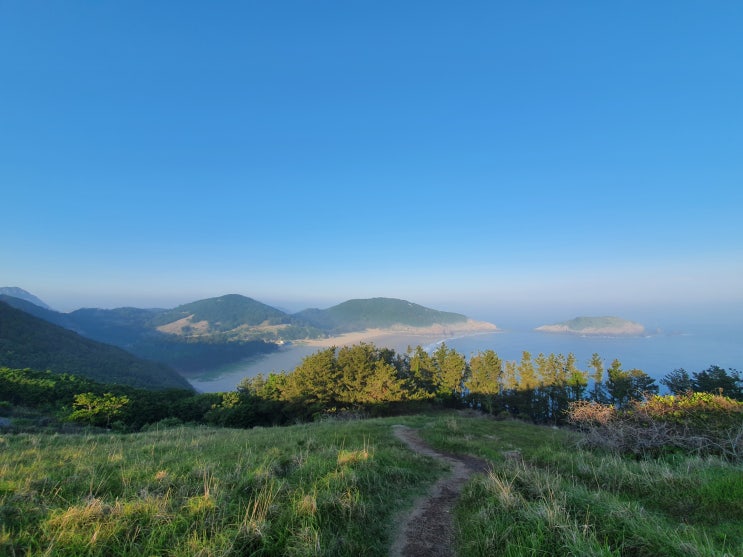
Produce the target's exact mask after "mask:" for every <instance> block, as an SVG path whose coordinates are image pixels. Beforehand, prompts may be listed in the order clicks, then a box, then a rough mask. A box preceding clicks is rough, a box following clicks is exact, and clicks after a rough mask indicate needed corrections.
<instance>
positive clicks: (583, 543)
mask: <svg viewBox="0 0 743 557" xmlns="http://www.w3.org/2000/svg"><path fill="white" fill-rule="evenodd" d="M395 423H402V424H405V425H408V426H411V427H416V428H419V429H420V431H421V435H422V436H423V437H424V438H425V439H426V440H428V441H429V442H430V443H431V444H432V445H434V446H435V447H436V448H438V449H440V450H444V451H448V452H453V453H457V452H466V453H470V454H475V455H479V456H482V457H484V458H486V459H488V460H489V461H491V462H492V465H493V469H492V471H491V472H490V473H488V474H487V475H480V476H476V477H475V478H474V479H473V480H472V481H471V482H470V483H469V485H468V486H467V487H466V489H465V492H464V495H463V497H462V499H461V501H460V503H459V506H458V508H457V512H456V517H457V526H458V532H459V538H458V539H459V542H458V543H459V547H460V553H461V554H462V555H467V556H469V555H483V556H484V555H720V556H722V555H743V529H742V527H741V524H743V467H741V465H734V464H730V463H726V462H724V461H721V460H717V459H704V460H703V459H699V458H694V457H688V458H682V457H679V456H675V457H674V458H672V459H667V460H664V461H642V460H640V461H638V460H626V459H622V458H618V457H615V456H610V455H606V454H601V453H597V452H586V451H581V450H578V449H577V448H576V447H575V434H572V433H569V432H567V431H562V430H556V429H551V428H545V427H537V426H532V425H528V424H524V423H519V422H511V421H495V420H492V419H487V418H483V417H479V416H475V415H470V414H466V413H446V414H435V415H419V416H410V417H398V418H386V419H373V420H360V421H349V422H336V421H327V422H320V423H315V424H309V425H297V426H292V427H286V428H267V429H253V430H231V429H215V428H202V427H194V428H190V427H179V428H173V429H163V430H160V431H150V432H146V433H137V434H128V435H123V434H111V433H102V434H100V433H99V434H93V433H91V434H79V435H78V434H74V435H49V434H17V435H5V436H3V437H0V555H11V556H12V555H24V556H36V555H70V556H73V555H74V556H83V555H100V556H104V555H105V556H118V555H132V556H134V555H137V556H139V555H169V556H170V555H172V556H179V555H183V556H186V555H187V556H195V555H202V556H212V555H213V556H217V555H220V556H223V555H224V556H227V555H276V556H278V555H287V556H291V555H328V556H330V555H337V556H349V555H351V556H366V555H370V556H382V555H387V552H388V548H389V545H390V543H391V541H392V539H393V537H394V534H395V525H396V523H397V522H398V521H397V520H396V519H397V517H398V516H399V513H401V512H404V511H405V510H406V509H407V508H409V507H410V505H411V503H412V501H413V500H414V498H415V497H416V496H419V495H420V494H422V493H423V492H425V490H426V489H427V488H428V486H430V485H431V483H432V482H434V481H435V480H436V479H437V478H438V477H440V476H441V475H442V474H444V473H445V470H444V469H443V468H442V467H441V466H440V465H439V464H436V463H435V462H434V461H432V460H431V459H429V458H427V457H423V456H419V455H416V454H414V453H412V452H411V451H410V450H408V449H407V448H405V447H404V446H403V445H402V444H401V443H400V442H399V441H398V440H396V439H395V438H394V437H393V435H392V431H391V426H392V424H395Z"/></svg>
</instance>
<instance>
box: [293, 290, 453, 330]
mask: <svg viewBox="0 0 743 557" xmlns="http://www.w3.org/2000/svg"><path fill="white" fill-rule="evenodd" d="M294 317H296V318H298V319H302V320H306V321H308V322H309V323H311V324H313V325H315V326H316V327H319V328H321V329H325V330H327V331H328V332H332V333H345V332H351V331H362V330H364V329H373V328H388V327H392V326H394V325H405V326H409V327H430V326H431V325H436V324H442V325H446V324H453V323H464V322H466V321H467V317H466V316H465V315H462V314H459V313H451V312H446V311H437V310H434V309H430V308H427V307H424V306H421V305H418V304H414V303H412V302H408V301H406V300H398V299H395V298H369V299H364V300H348V301H347V302H343V303H341V304H338V305H336V306H333V307H331V308H328V309H325V310H321V309H309V310H304V311H301V312H299V313H297V314H295V315H294Z"/></svg>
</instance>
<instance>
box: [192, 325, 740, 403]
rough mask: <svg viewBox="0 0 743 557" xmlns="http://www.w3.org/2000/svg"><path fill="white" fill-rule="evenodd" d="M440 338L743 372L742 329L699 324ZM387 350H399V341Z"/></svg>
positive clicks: (239, 375) (510, 356)
mask: <svg viewBox="0 0 743 557" xmlns="http://www.w3.org/2000/svg"><path fill="white" fill-rule="evenodd" d="M442 340H443V342H445V343H446V345H447V346H448V347H450V348H454V349H455V350H457V351H458V352H460V353H461V354H463V355H465V356H466V357H467V358H468V359H469V357H470V356H471V355H472V354H475V353H477V352H478V351H481V350H487V349H492V350H494V351H495V352H497V353H498V355H499V356H500V357H501V358H503V359H504V360H519V359H520V358H521V353H522V351H524V350H527V351H529V352H531V354H532V356H536V355H537V354H539V353H540V352H542V353H544V354H550V353H555V354H568V353H573V354H575V356H576V358H577V360H578V365H579V367H580V368H581V369H586V367H587V363H588V361H589V360H590V358H591V355H592V354H593V353H594V352H597V353H598V354H599V355H600V356H601V358H602V359H603V360H604V362H605V364H606V366H607V367H608V366H609V365H610V364H611V362H612V360H614V359H615V358H616V359H619V361H620V362H622V367H623V368H624V369H631V368H638V369H641V370H643V371H644V372H645V373H647V374H648V375H650V376H651V377H653V378H655V379H656V380H657V379H660V378H661V377H663V376H664V375H665V374H667V373H668V372H670V371H673V370H674V369H677V368H684V369H686V370H687V371H689V372H694V371H701V370H703V369H706V368H707V367H709V366H710V365H713V364H714V365H719V366H720V367H722V368H725V369H727V368H734V369H738V370H740V371H743V326H736V327H732V328H731V327H729V326H726V327H722V326H720V327H716V326H705V327H704V328H702V327H699V328H698V330H694V331H693V332H692V331H690V332H676V333H664V332H658V333H656V334H650V335H647V336H643V337H582V336H576V335H562V334H549V333H537V332H534V331H516V330H514V331H504V332H499V333H488V334H479V335H472V336H464V337H459V338H451V339H442ZM380 344H381V343H380ZM391 347H393V348H395V349H396V350H404V348H402V347H401V346H400V345H399V339H398V341H397V343H395V344H393V345H391ZM424 347H425V348H426V349H429V350H432V349H434V348H436V343H435V342H433V343H424ZM317 350H319V349H318V348H316V347H309V346H302V345H291V346H288V347H284V348H282V349H280V350H279V351H278V352H275V353H273V354H269V355H267V356H264V357H262V358H257V359H254V360H249V361H245V362H240V363H237V364H232V365H230V366H228V367H222V368H217V369H214V370H210V371H209V372H208V373H204V374H202V375H199V376H192V377H189V378H188V380H189V381H190V382H191V384H192V385H193V386H194V387H195V388H196V389H198V390H199V391H202V392H220V391H231V390H234V389H235V387H236V386H237V384H238V383H239V382H240V381H241V380H242V379H243V378H245V377H252V376H255V375H257V374H258V373H263V374H267V373H270V372H271V371H283V370H286V371H291V370H292V369H294V368H295V367H296V366H297V365H299V363H300V362H301V361H302V359H303V358H304V357H305V356H307V355H309V354H312V353H314V352H316V351H317Z"/></svg>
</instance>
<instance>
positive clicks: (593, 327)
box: [534, 316, 645, 336]
mask: <svg viewBox="0 0 743 557" xmlns="http://www.w3.org/2000/svg"><path fill="white" fill-rule="evenodd" d="M534 330H535V331H541V332H543V333H567V334H573V335H609V336H634V335H642V334H644V333H645V327H644V326H643V325H641V324H639V323H635V322H633V321H628V320H626V319H622V318H620V317H611V316H609V317H576V318H574V319H571V320H569V321H564V322H562V323H555V324H553V325H542V326H541V327H537V328H536V329H534Z"/></svg>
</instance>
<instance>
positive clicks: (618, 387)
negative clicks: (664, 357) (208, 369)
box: [216, 343, 743, 426]
mask: <svg viewBox="0 0 743 557" xmlns="http://www.w3.org/2000/svg"><path fill="white" fill-rule="evenodd" d="M711 370H717V372H715V373H717V376H718V379H722V378H723V377H726V378H728V379H730V380H731V381H732V383H731V385H740V383H741V378H740V375H739V374H738V372H735V371H732V370H731V372H730V373H728V372H725V371H724V370H721V368H719V367H717V366H712V367H711V368H710V369H709V370H705V371H704V372H700V374H701V375H703V376H705V377H707V376H709V375H710V373H709V372H710V371H711ZM680 371H681V372H683V370H680ZM720 372H721V373H720ZM673 373H679V370H676V372H673ZM683 373H685V372H683ZM700 374H695V376H697V375H700ZM713 375H714V374H713ZM669 376H670V374H669ZM736 381H737V383H736ZM719 386H720V382H719V381H718V382H717V383H715V382H708V384H706V385H705V387H706V390H708V391H709V392H717V389H718V388H719ZM658 390H659V387H658V385H657V384H656V382H655V380H654V379H652V378H651V377H650V376H648V375H647V374H646V373H644V372H643V371H642V370H639V369H629V370H625V369H623V368H622V364H621V362H620V361H619V360H616V359H615V360H614V361H612V363H611V365H610V366H609V367H608V368H605V366H604V363H603V360H602V359H601V357H600V356H599V355H598V354H593V357H592V358H591V360H590V361H589V362H588V369H587V370H582V369H580V368H579V367H578V362H577V360H576V357H575V356H574V355H573V354H568V355H567V356H564V355H562V354H549V355H545V354H539V355H537V356H536V357H532V355H531V354H530V353H529V352H526V351H525V352H523V353H522V357H521V360H520V361H505V360H503V359H502V358H500V357H499V356H498V354H497V353H496V352H494V351H493V350H485V351H481V352H478V353H477V354H475V355H473V356H472V357H471V358H470V360H469V361H467V359H466V358H465V357H464V356H463V355H462V354H460V353H458V352H457V351H456V350H454V349H452V348H449V347H447V346H446V344H443V343H442V344H441V345H439V346H438V348H437V349H436V350H435V351H433V352H432V353H430V354H429V353H428V352H426V351H425V350H424V349H423V348H422V347H420V346H418V347H416V348H415V349H412V348H409V349H408V350H407V352H406V353H405V354H398V353H396V352H395V351H394V350H391V349H388V348H378V347H376V346H374V345H373V344H366V343H361V344H357V345H353V346H346V347H342V348H340V349H339V348H327V349H325V350H321V351H319V352H316V353H315V354H312V355H310V356H308V357H306V358H305V359H304V360H303V362H302V364H301V365H299V366H298V367H297V368H296V369H295V370H294V371H292V372H289V373H286V372H282V373H271V374H269V375H268V376H263V375H259V376H257V377H254V378H247V379H245V380H244V381H243V382H242V383H241V384H240V385H239V386H238V389H237V391H236V392H233V393H228V394H226V395H224V401H223V403H222V404H221V405H220V407H219V408H218V410H217V412H216V414H218V415H219V416H220V418H221V419H222V420H223V422H222V423H224V424H225V425H233V426H245V425H248V424H250V423H251V422H255V421H261V420H265V419H272V420H273V421H274V423H275V422H276V420H278V421H286V420H289V421H291V420H292V419H311V418H313V417H316V416H318V415H323V414H328V413H331V414H334V413H339V412H348V411H352V412H357V411H361V412H364V413H371V414H375V415H381V414H386V413H390V412H395V411H400V409H406V408H410V406H411V405H416V404H418V405H420V403H423V402H428V403H434V404H438V405H445V406H451V407H470V408H477V409H481V410H483V411H486V412H488V413H491V414H495V415H510V416H514V417H519V418H522V419H528V420H530V421H533V422H535V423H554V424H559V423H562V422H563V421H564V420H565V419H566V412H567V410H568V407H569V406H570V404H571V403H572V402H576V401H581V400H593V401H596V402H600V403H608V404H612V405H614V406H615V407H617V408H625V407H628V406H629V405H630V404H631V403H632V402H633V401H637V400H642V399H643V398H644V397H646V396H648V395H652V394H657V393H658ZM671 390H673V389H671ZM724 394H725V395H727V396H731V397H733V398H737V397H742V396H743V391H741V389H740V387H738V389H737V390H732V389H727V391H726V392H725V393H724Z"/></svg>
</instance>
